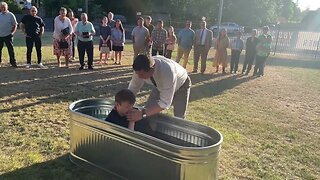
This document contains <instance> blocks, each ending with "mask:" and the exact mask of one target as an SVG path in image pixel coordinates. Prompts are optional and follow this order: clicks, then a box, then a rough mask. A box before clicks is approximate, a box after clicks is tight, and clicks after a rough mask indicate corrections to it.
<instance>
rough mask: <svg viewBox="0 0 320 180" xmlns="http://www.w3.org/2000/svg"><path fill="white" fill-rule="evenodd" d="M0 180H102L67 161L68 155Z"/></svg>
mask: <svg viewBox="0 0 320 180" xmlns="http://www.w3.org/2000/svg"><path fill="white" fill-rule="evenodd" d="M0 179H9V180H11V179H32V180H38V179H102V178H101V177H100V176H96V175H94V174H93V173H90V172H89V171H85V170H84V169H83V168H80V167H78V166H76V165H75V164H73V163H71V161H70V160H69V154H65V155H63V156H60V157H58V158H56V159H53V160H50V161H46V162H42V163H37V164H33V165H31V166H28V167H24V168H21V169H17V170H14V171H11V172H8V173H5V174H2V175H0Z"/></svg>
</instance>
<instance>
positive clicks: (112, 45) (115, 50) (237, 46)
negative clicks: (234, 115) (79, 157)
mask: <svg viewBox="0 0 320 180" xmlns="http://www.w3.org/2000/svg"><path fill="white" fill-rule="evenodd" d="M37 12H38V10H37V8H36V7H35V6H32V7H31V9H30V13H29V14H28V15H25V16H24V17H23V18H22V20H21V23H20V27H21V29H22V31H23V33H24V34H25V38H26V47H27V55H26V56H27V58H26V59H27V63H26V68H30V67H31V53H32V49H33V46H35V48H36V52H37V64H38V67H40V68H44V67H45V66H44V65H43V63H42V52H41V46H42V42H41V37H42V35H43V33H44V27H45V24H44V22H43V20H42V19H41V17H39V16H37ZM0 20H1V22H3V23H1V24H0V55H1V52H2V48H3V44H4V43H5V44H6V46H7V49H8V52H9V57H10V64H11V65H12V67H17V64H16V59H15V53H14V48H13V35H14V33H15V31H16V29H17V26H18V22H17V20H16V18H15V15H14V14H13V13H11V12H9V11H8V5H7V4H6V3H5V2H1V16H0ZM191 27H192V22H191V21H189V20H188V21H186V23H185V28H183V29H181V30H180V31H179V33H178V34H177V35H176V34H175V31H174V27H173V26H169V27H168V28H167V29H165V28H164V22H163V21H162V20H158V21H156V25H155V26H154V25H152V18H151V17H150V16H147V17H146V18H145V19H144V18H143V17H138V19H137V26H136V27H134V29H133V30H132V33H131V36H132V37H131V39H132V44H133V52H134V56H133V59H135V58H136V57H137V56H138V55H139V54H147V55H152V56H155V55H161V56H165V57H166V58H169V59H171V58H172V52H173V51H174V50H175V49H177V56H176V58H175V61H176V62H178V63H179V62H180V59H181V58H182V57H183V63H182V66H183V67H184V68H187V65H188V64H189V57H190V52H191V50H192V49H193V52H194V55H193V60H194V63H193V71H192V73H197V72H198V64H199V61H200V60H201V61H200V63H201V67H200V73H201V74H203V73H205V71H206V68H207V67H206V64H207V60H208V53H209V51H210V49H211V47H214V49H215V55H214V58H213V67H215V68H216V69H215V72H216V73H218V72H219V67H220V66H222V73H226V68H227V65H228V56H227V54H228V53H227V49H228V48H230V49H231V58H230V73H237V72H238V64H239V58H240V54H241V52H242V50H243V49H244V48H245V49H246V53H245V60H244V64H243V69H242V71H241V73H246V74H248V73H249V72H250V70H251V68H252V65H253V63H254V60H255V59H256V63H255V67H254V75H261V76H262V75H264V66H265V64H266V59H267V57H268V56H269V54H270V49H271V41H272V38H271V36H270V34H269V33H268V31H269V29H268V27H264V28H263V34H262V35H260V36H259V37H256V35H257V30H255V29H254V30H253V31H252V33H251V37H249V38H248V39H247V40H246V43H244V41H243V40H242V39H241V36H242V33H241V32H238V34H237V38H236V39H234V40H230V39H229V37H228V35H227V31H226V29H221V30H220V31H219V35H218V36H217V38H214V36H213V32H212V31H211V30H209V29H208V28H207V24H206V21H205V20H204V19H202V20H201V21H200V28H199V29H198V30H196V31H194V30H193V29H192V28H191ZM95 35H96V30H95V28H94V26H93V24H92V23H91V22H90V21H88V16H87V14H86V13H82V14H81V17H80V20H78V19H77V18H76V17H75V16H74V13H73V12H72V10H70V9H68V10H67V9H66V8H63V7H62V8H60V11H59V15H58V16H56V17H55V19H54V32H53V54H54V55H55V56H56V59H57V64H58V66H59V67H63V66H62V63H61V56H63V57H64V60H65V67H68V66H69V62H74V61H75V47H77V50H78V56H79V63H80V67H79V70H83V69H85V65H86V63H85V60H84V57H85V54H87V58H88V60H87V69H89V70H92V69H93V57H94V56H93V53H94V45H93V44H94V43H93V37H94V36H95ZM98 37H99V52H100V61H98V63H99V64H101V65H102V64H107V62H108V61H107V60H108V59H113V61H114V64H121V59H122V52H123V51H124V43H125V40H126V37H125V30H124V28H123V25H122V22H121V21H120V20H119V19H117V20H114V19H113V13H112V12H109V13H108V17H106V16H104V17H103V18H102V20H101V25H100V27H99V34H98ZM76 42H77V43H76ZM176 46H177V47H176ZM103 56H104V58H103ZM0 64H1V56H0Z"/></svg>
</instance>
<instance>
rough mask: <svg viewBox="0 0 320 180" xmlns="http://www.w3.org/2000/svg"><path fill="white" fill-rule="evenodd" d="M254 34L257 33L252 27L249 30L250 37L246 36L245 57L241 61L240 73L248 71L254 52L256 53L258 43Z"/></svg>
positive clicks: (254, 56)
mask: <svg viewBox="0 0 320 180" xmlns="http://www.w3.org/2000/svg"><path fill="white" fill-rule="evenodd" d="M256 35H257V30H256V29H253V30H252V32H251V37H248V38H247V41H246V57H245V60H244V63H243V68H242V74H243V73H244V72H246V75H248V74H249V73H250V70H251V68H252V64H253V61H254V59H255V58H256V54H257V51H256V47H257V44H258V38H257V37H256Z"/></svg>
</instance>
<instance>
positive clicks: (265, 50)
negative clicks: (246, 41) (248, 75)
mask: <svg viewBox="0 0 320 180" xmlns="http://www.w3.org/2000/svg"><path fill="white" fill-rule="evenodd" d="M262 32H263V34H261V35H260V36H259V37H258V39H259V41H258V44H257V48H256V50H257V55H256V64H255V66H254V72H253V75H254V76H259V77H261V76H263V75H264V67H265V66H266V62H267V58H268V57H269V55H270V51H271V43H272V36H271V35H270V34H269V27H268V26H264V27H263V28H262Z"/></svg>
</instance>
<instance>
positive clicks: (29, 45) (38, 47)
mask: <svg viewBox="0 0 320 180" xmlns="http://www.w3.org/2000/svg"><path fill="white" fill-rule="evenodd" d="M33 43H34V45H35V47H36V51H37V58H38V64H40V63H41V60H42V52H41V44H42V43H41V38H40V37H39V36H38V37H26V44H27V64H31V54H32V49H33Z"/></svg>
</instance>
